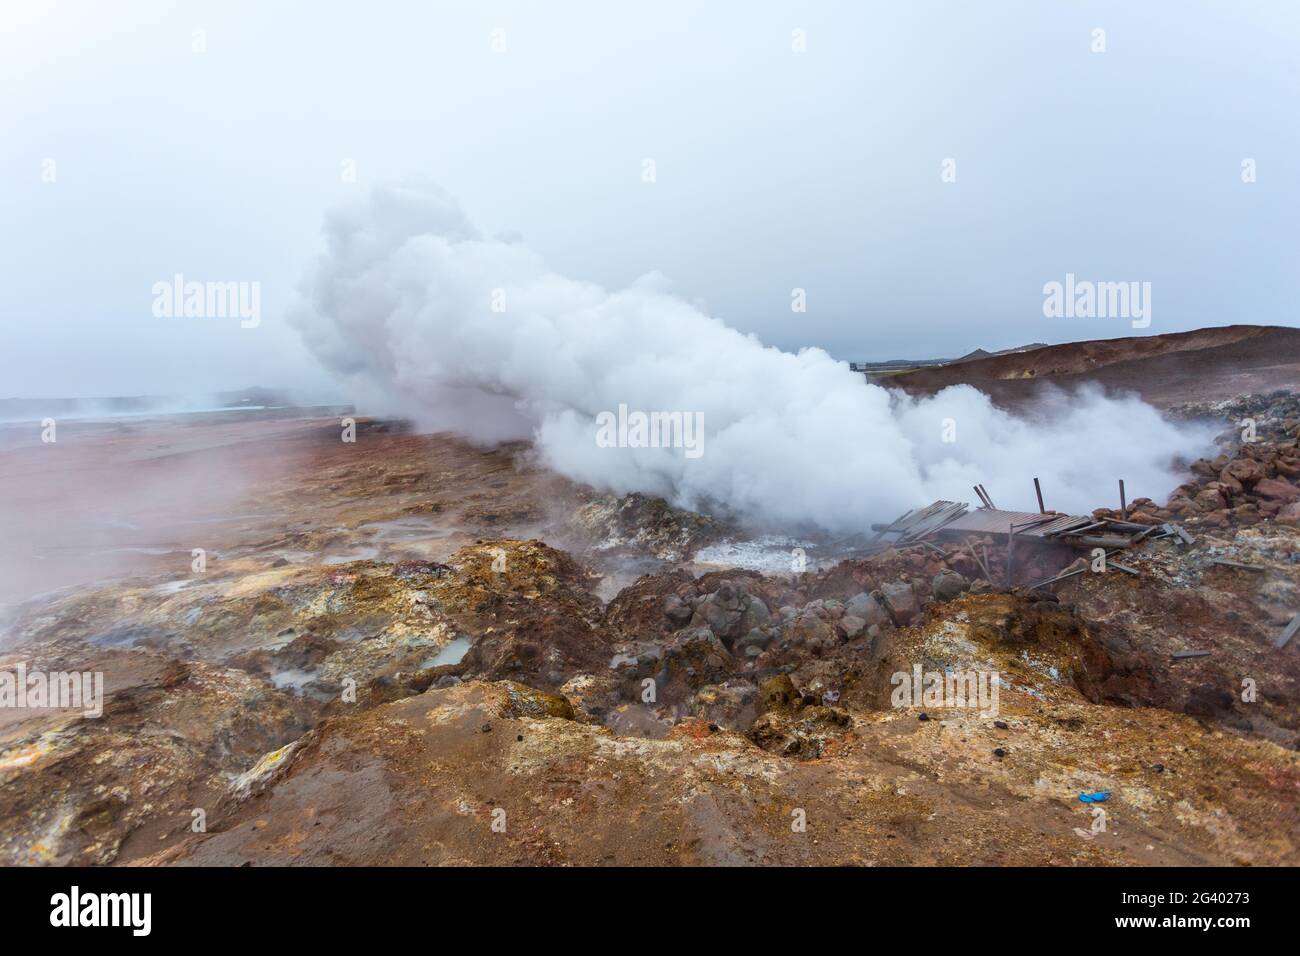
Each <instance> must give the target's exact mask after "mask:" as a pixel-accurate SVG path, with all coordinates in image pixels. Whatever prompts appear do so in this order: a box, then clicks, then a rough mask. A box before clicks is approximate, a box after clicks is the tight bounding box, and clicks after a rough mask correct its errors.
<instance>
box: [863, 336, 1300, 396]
mask: <svg viewBox="0 0 1300 956" xmlns="http://www.w3.org/2000/svg"><path fill="white" fill-rule="evenodd" d="M1043 381H1049V382H1051V383H1053V384H1054V385H1058V386H1061V387H1063V388H1071V387H1073V386H1076V385H1080V384H1083V383H1085V382H1096V383H1098V384H1100V385H1102V386H1104V387H1106V388H1108V389H1124V390H1131V391H1135V392H1137V393H1139V394H1140V395H1141V396H1142V397H1143V398H1145V399H1146V400H1147V401H1149V402H1151V403H1152V404H1155V405H1162V406H1163V405H1171V404H1175V403H1177V402H1193V401H1212V400H1218V399H1223V398H1231V397H1232V396H1234V395H1239V394H1241V393H1243V392H1265V391H1270V390H1272V389H1276V388H1294V389H1300V329H1290V328H1282V327H1280V326H1270V325H1228V326H1223V327H1221V328H1211V329H1197V330H1196V331H1194V332H1175V333H1172V334H1169V335H1145V336H1132V337H1128V338H1118V339H1096V340H1093V341H1088V342H1071V343H1069V344H1066V345H1049V346H1045V347H1043V348H1037V349H1031V350H1029V351H1024V352H1013V353H1010V354H1005V353H1004V354H997V355H989V356H987V357H982V358H969V359H966V360H962V361H960V362H959V363H950V364H948V365H939V366H934V367H932V368H922V369H917V370H916V371H914V372H905V373H902V374H898V375H893V376H890V377H889V378H888V380H886V382H884V384H888V385H890V386H892V387H898V388H902V389H905V390H906V391H908V392H912V393H917V394H929V393H932V392H936V391H938V390H939V389H941V388H945V387H947V386H949V385H956V384H960V383H966V384H969V385H974V386H976V387H977V388H979V389H980V390H981V391H984V392H987V393H988V394H989V395H991V396H992V397H993V398H994V400H996V401H998V402H999V403H1000V404H1005V405H1015V404H1018V403H1020V402H1023V401H1025V400H1027V399H1029V398H1031V397H1032V396H1033V395H1034V393H1035V392H1037V391H1038V389H1039V383H1041V382H1043Z"/></svg>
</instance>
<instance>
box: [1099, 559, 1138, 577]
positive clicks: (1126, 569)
mask: <svg viewBox="0 0 1300 956" xmlns="http://www.w3.org/2000/svg"><path fill="white" fill-rule="evenodd" d="M1106 567H1107V569H1110V568H1114V569H1115V570H1116V571H1123V572H1124V573H1125V574H1132V575H1134V576H1135V577H1136V576H1137V573H1138V572H1137V569H1136V568H1130V567H1129V566H1128V565H1127V564H1120V563H1119V562H1118V561H1107V562H1106Z"/></svg>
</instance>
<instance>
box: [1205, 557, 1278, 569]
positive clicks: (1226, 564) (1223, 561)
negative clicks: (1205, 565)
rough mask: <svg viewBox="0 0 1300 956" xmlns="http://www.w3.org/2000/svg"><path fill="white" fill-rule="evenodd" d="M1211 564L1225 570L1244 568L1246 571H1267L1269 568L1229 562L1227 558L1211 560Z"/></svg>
mask: <svg viewBox="0 0 1300 956" xmlns="http://www.w3.org/2000/svg"><path fill="white" fill-rule="evenodd" d="M1210 563H1211V564H1221V565H1223V566H1224V567H1225V568H1242V569H1243V570H1246V571H1267V570H1268V568H1263V567H1260V566H1259V565H1258V564H1242V563H1241V562H1240V561H1229V560H1228V559H1227V558H1211V559H1210Z"/></svg>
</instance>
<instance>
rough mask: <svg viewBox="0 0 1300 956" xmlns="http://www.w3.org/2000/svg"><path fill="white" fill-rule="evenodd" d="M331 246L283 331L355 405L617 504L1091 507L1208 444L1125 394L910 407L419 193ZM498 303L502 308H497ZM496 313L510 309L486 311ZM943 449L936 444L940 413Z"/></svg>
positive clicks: (339, 227) (827, 519)
mask: <svg viewBox="0 0 1300 956" xmlns="http://www.w3.org/2000/svg"><path fill="white" fill-rule="evenodd" d="M325 233H326V238H327V250H326V252H325V253H324V255H323V256H321V257H320V259H319V261H318V262H317V263H316V264H315V266H314V267H313V268H312V269H311V270H310V271H309V274H308V276H307V278H306V280H305V283H304V288H303V301H302V302H301V303H300V304H299V305H298V306H297V307H296V308H295V310H294V312H293V314H292V316H291V319H292V321H293V322H294V324H295V325H296V326H297V327H298V328H299V329H300V330H301V332H302V335H303V337H304V339H305V341H306V342H307V344H308V345H309V347H310V348H311V349H312V350H313V351H314V352H315V353H316V354H317V355H318V356H319V357H320V358H321V359H322V360H323V361H324V362H325V364H326V365H327V366H328V367H330V368H331V369H333V370H334V371H336V372H337V373H339V374H341V375H342V376H344V377H346V378H347V379H349V380H350V382H351V385H352V386H353V388H354V389H355V390H356V391H357V393H358V394H357V400H358V402H360V403H361V405H362V407H367V405H368V407H370V408H371V409H372V410H376V411H380V410H382V411H400V412H402V413H405V414H407V415H410V416H412V417H413V418H415V419H416V420H417V422H419V423H420V424H421V425H422V426H424V427H427V428H441V429H450V430H453V431H457V432H460V433H461V434H464V435H467V436H469V437H471V438H473V439H476V440H478V441H483V442H495V441H502V440H507V439H517V438H530V439H532V440H533V441H534V443H535V445H536V448H537V450H538V452H539V453H540V455H541V457H542V459H543V461H544V462H545V463H546V464H548V465H549V466H550V467H552V468H554V469H555V470H557V471H559V472H561V473H562V474H564V475H567V476H569V477H571V478H573V479H576V480H579V481H583V482H587V483H589V484H591V485H593V486H596V487H598V488H601V489H607V490H612V491H615V492H619V493H625V492H629V491H643V492H649V493H652V494H658V495H662V496H664V497H666V498H668V499H669V500H670V501H672V502H674V503H675V504H678V505H681V506H684V507H693V508H705V509H708V508H713V509H715V510H717V509H719V508H721V509H727V510H729V511H731V512H733V513H737V514H740V515H747V516H750V517H753V518H755V519H757V520H758V521H760V522H762V523H765V524H767V525H769V526H781V527H785V528H790V529H795V528H800V527H809V526H817V527H820V528H823V529H826V530H829V531H854V530H864V529H865V528H866V527H867V526H868V525H869V524H870V523H871V522H873V521H881V520H888V519H890V518H893V517H895V516H896V515H898V514H899V513H900V512H902V511H904V510H906V509H907V508H912V507H916V506H917V505H921V504H928V503H929V502H930V501H932V500H934V499H936V498H948V499H952V500H960V501H970V500H972V498H973V495H972V492H971V486H972V485H974V484H976V483H977V482H982V483H983V484H984V485H986V486H987V487H988V489H989V491H990V493H992V494H993V496H994V500H995V501H996V502H997V504H998V505H999V506H1000V507H1003V508H1023V509H1026V510H1030V509H1032V510H1036V504H1035V501H1034V495H1033V488H1032V484H1031V478H1032V477H1034V476H1038V477H1039V478H1041V479H1042V483H1043V488H1044V490H1045V493H1046V496H1047V503H1048V506H1049V507H1053V508H1056V509H1058V510H1063V511H1064V510H1069V511H1076V512H1079V511H1082V512H1085V513H1086V511H1088V510H1090V509H1091V508H1093V507H1096V506H1097V505H1099V504H1112V503H1114V501H1113V499H1115V498H1116V497H1117V495H1116V492H1115V486H1116V479H1117V478H1124V479H1125V480H1126V483H1127V488H1128V490H1129V494H1130V496H1131V497H1137V496H1139V495H1147V496H1150V497H1160V498H1162V497H1163V495H1165V494H1166V493H1168V492H1169V491H1170V490H1172V489H1173V488H1174V487H1175V486H1176V485H1177V484H1178V483H1179V477H1178V475H1177V473H1176V472H1175V470H1174V468H1173V466H1172V463H1173V460H1174V458H1175V456H1177V455H1178V454H1179V453H1193V454H1194V453H1197V452H1199V451H1200V450H1201V449H1202V445H1203V443H1204V441H1205V436H1204V435H1202V434H1201V433H1199V432H1193V431H1189V430H1187V429H1185V428H1181V427H1179V426H1175V425H1173V424H1171V423H1169V422H1166V421H1165V420H1163V419H1162V418H1161V417H1160V415H1159V414H1158V413H1157V412H1156V411H1155V410H1154V409H1152V408H1150V407H1149V406H1147V405H1145V404H1143V403H1142V402H1141V401H1139V400H1138V399H1137V398H1124V399H1113V398H1106V397H1104V396H1102V395H1101V394H1099V393H1097V392H1082V393H1079V394H1077V395H1073V396H1064V395H1060V394H1058V395H1056V396H1054V397H1053V399H1052V401H1051V403H1050V405H1051V407H1050V408H1047V409H1044V412H1045V414H1043V415H1039V416H1036V417H1035V420H1034V421H1029V420H1026V419H1021V418H1016V417H1013V416H1011V415H1008V414H1007V413H1005V412H1002V411H1000V410H998V409H996V408H994V407H993V405H992V404H991V403H990V401H989V399H988V397H987V396H985V395H983V394H982V393H980V392H978V391H977V390H975V389H974V388H971V387H969V386H956V387H953V388H948V389H945V390H944V391H942V392H940V393H939V394H938V395H936V396H934V397H933V398H927V399H920V400H912V399H908V398H905V397H901V396H899V395H898V394H896V393H894V392H892V391H887V390H886V389H883V388H879V387H876V386H870V385H866V384H864V383H863V380H862V376H861V375H859V374H856V373H853V372H850V371H849V368H848V366H847V365H845V364H843V363H841V362H837V361H835V360H834V359H832V358H831V357H830V356H829V355H827V354H826V353H825V352H823V351H822V350H821V349H815V348H810V349H803V350H801V351H800V352H798V353H797V354H792V353H789V352H783V351H781V350H779V349H776V348H771V347H765V346H763V345H762V344H761V343H760V342H759V341H758V340H757V339H756V338H755V337H753V336H752V335H750V336H747V335H743V334H741V333H740V332H737V331H736V330H735V329H732V328H728V327H727V326H726V325H724V324H723V323H722V322H720V321H719V320H717V319H713V318H710V317H709V316H707V315H704V314H703V313H701V312H700V311H698V310H697V309H696V308H694V307H693V306H691V305H689V304H688V303H686V302H685V301H683V300H682V299H680V298H677V297H676V296H674V295H671V294H669V293H668V292H667V291H665V289H664V286H665V282H664V280H663V279H662V277H660V276H657V275H652V276H647V277H645V278H643V279H641V280H638V281H637V282H636V283H634V284H633V285H632V287H630V288H628V289H624V290H621V291H617V292H609V291H606V290H605V289H602V288H600V287H598V286H595V285H592V284H590V283H587V282H580V281H576V280H573V279H569V278H566V277H564V276H561V275H557V274H555V273H554V272H551V271H549V270H548V269H547V268H546V265H545V264H544V263H543V262H542V261H541V259H539V258H538V256H536V255H535V254H533V253H532V252H531V251H529V250H528V249H527V248H526V247H524V246H522V245H519V244H517V243H514V242H510V241H505V240H500V239H490V238H484V237H482V236H481V235H480V234H479V233H478V232H477V230H476V229H475V228H474V227H473V226H472V225H471V224H470V223H469V221H468V220H467V219H466V218H465V216H464V215H463V213H462V212H461V210H460V208H459V207H458V205H457V204H456V202H455V201H454V200H453V199H452V198H451V197H450V196H449V195H447V194H446V193H445V192H443V191H442V190H440V189H438V188H436V187H434V186H431V185H426V184H418V185H406V186H401V187H389V188H380V189H376V190H374V191H373V192H372V193H371V195H370V196H369V198H368V200H367V201H365V202H364V203H358V204H355V205H352V206H348V207H345V208H342V209H338V210H335V211H333V212H331V213H330V214H329V215H328V217H327V220H326V229H325ZM494 297H495V298H494ZM494 302H495V304H496V305H497V307H498V308H501V307H504V311H494V308H493V306H494ZM620 404H624V405H626V406H628V408H629V409H631V410H634V411H635V410H640V411H644V412H651V411H668V412H685V413H695V412H701V413H703V422H704V431H705V438H704V446H703V455H702V456H700V457H698V458H689V457H687V456H686V455H685V454H684V453H683V450H682V449H681V448H607V447H600V446H598V444H597V441H596V434H597V424H596V418H597V416H598V415H599V414H600V413H602V412H616V411H617V409H618V407H619V405H620ZM945 419H952V420H953V422H954V423H955V431H956V441H955V442H951V443H949V442H945V441H944V440H943V428H944V420H945Z"/></svg>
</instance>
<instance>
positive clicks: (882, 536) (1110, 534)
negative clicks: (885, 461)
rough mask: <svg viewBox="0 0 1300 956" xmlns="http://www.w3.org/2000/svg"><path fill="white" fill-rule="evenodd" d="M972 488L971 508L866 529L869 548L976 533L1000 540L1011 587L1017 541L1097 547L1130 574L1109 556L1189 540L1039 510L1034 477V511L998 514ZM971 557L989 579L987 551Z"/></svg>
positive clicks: (1171, 532) (1169, 530)
mask: <svg viewBox="0 0 1300 956" xmlns="http://www.w3.org/2000/svg"><path fill="white" fill-rule="evenodd" d="M974 490H975V494H976V495H977V496H978V497H979V499H980V502H981V503H980V506H979V507H978V508H975V509H974V510H972V509H971V508H970V505H968V504H967V503H966V502H964V501H936V502H934V503H933V504H931V505H928V506H926V507H925V508H920V509H917V510H913V511H909V512H907V513H906V514H904V515H900V516H899V517H898V518H896V519H894V520H893V521H891V522H890V523H889V524H887V525H872V528H871V530H872V531H874V532H876V535H875V537H874V538H873V539H871V543H870V547H871V548H872V549H873V550H875V549H880V548H887V547H907V546H909V545H915V544H923V545H926V546H928V547H931V548H935V550H942V549H940V548H938V547H937V546H936V545H934V544H932V543H931V542H930V541H929V539H930V538H949V539H951V538H964V537H966V536H968V535H976V536H980V537H987V538H991V539H993V540H994V541H999V540H1000V541H1003V542H1005V543H1006V546H1007V562H1006V563H1007V567H1006V584H1007V586H1011V585H1012V584H1013V582H1014V580H1015V579H1014V574H1013V570H1012V568H1013V560H1014V554H1015V547H1016V545H1017V543H1021V544H1022V545H1023V544H1037V545H1047V544H1057V545H1064V546H1065V547H1068V548H1073V549H1077V550H1082V551H1094V550H1096V549H1101V550H1102V551H1103V552H1105V554H1106V559H1107V566H1108V567H1110V568H1113V569H1114V570H1116V571H1121V572H1123V573H1125V574H1131V575H1135V574H1137V571H1136V570H1134V569H1133V568H1130V567H1128V566H1127V565H1125V564H1121V563H1120V562H1119V561H1115V560H1112V559H1113V557H1114V556H1115V555H1117V554H1119V553H1121V552H1123V551H1125V550H1127V549H1129V548H1132V547H1134V546H1135V545H1137V544H1140V543H1141V542H1143V541H1147V540H1158V539H1161V538H1175V539H1177V540H1178V541H1180V542H1182V543H1183V544H1191V543H1192V542H1193V539H1192V536H1191V535H1190V534H1188V533H1187V531H1186V529H1184V528H1183V527H1182V525H1179V524H1173V523H1170V522H1165V523H1163V524H1138V523H1136V522H1133V521H1127V520H1124V519H1123V518H1120V519H1116V518H1106V517H1094V516H1091V515H1071V514H1064V513H1062V512H1059V511H1049V510H1047V508H1046V507H1044V506H1043V491H1042V487H1041V486H1040V485H1039V482H1038V479H1037V478H1035V479H1034V492H1035V494H1036V495H1037V497H1038V509H1039V510H1038V511H1037V512H1028V511H1003V510H1001V509H1000V508H997V507H996V506H995V505H994V504H993V499H992V498H991V497H990V496H989V493H988V491H987V490H986V489H985V488H984V486H983V485H976V486H975V489H974ZM1119 493H1120V513H1121V514H1122V515H1124V516H1125V518H1127V515H1128V503H1127V501H1126V500H1125V496H1124V482H1123V481H1121V482H1120V483H1119ZM971 555H972V557H974V558H975V560H976V562H977V563H978V564H979V565H980V567H981V569H982V570H983V572H984V576H985V577H986V578H988V579H989V580H990V581H992V579H993V578H992V574H991V573H990V570H989V565H988V556H987V553H985V554H984V555H983V556H982V557H981V555H979V554H976V553H975V552H974V550H972V551H971ZM1082 570H1084V569H1083V568H1076V569H1075V570H1067V571H1064V572H1062V573H1061V574H1058V575H1056V576H1055V577H1052V578H1048V579H1047V580H1045V581H1039V582H1038V583H1036V584H1034V585H1031V587H1032V588H1040V587H1044V586H1046V585H1048V584H1052V583H1054V582H1056V581H1060V580H1062V579H1064V578H1068V577H1071V576H1072V575H1075V574H1079V573H1081V571H1082Z"/></svg>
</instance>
